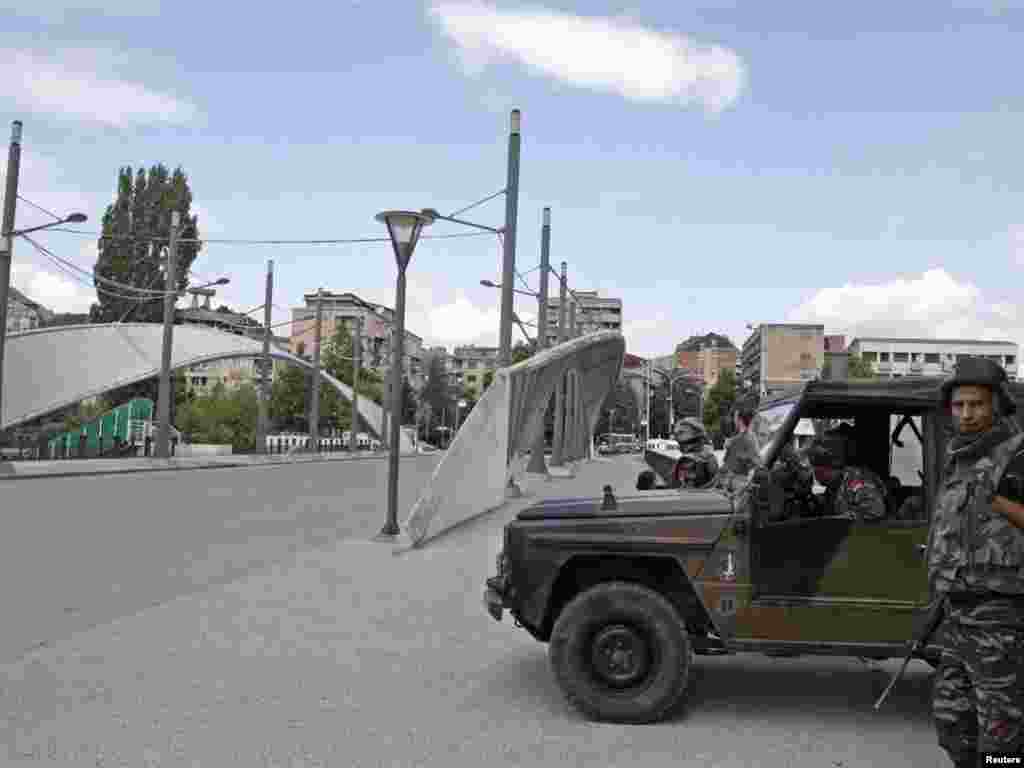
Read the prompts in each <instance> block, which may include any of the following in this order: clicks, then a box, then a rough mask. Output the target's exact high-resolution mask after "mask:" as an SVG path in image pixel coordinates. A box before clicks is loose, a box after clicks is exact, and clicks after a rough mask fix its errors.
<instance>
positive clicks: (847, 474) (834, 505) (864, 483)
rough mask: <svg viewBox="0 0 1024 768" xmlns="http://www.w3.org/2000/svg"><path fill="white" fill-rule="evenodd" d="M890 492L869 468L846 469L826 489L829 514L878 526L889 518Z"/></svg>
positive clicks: (826, 504)
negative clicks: (887, 508)
mask: <svg viewBox="0 0 1024 768" xmlns="http://www.w3.org/2000/svg"><path fill="white" fill-rule="evenodd" d="M888 500H889V493H888V491H887V489H886V487H885V484H884V483H883V482H882V481H881V479H880V478H879V477H878V475H877V474H875V473H874V472H873V471H871V470H870V469H868V468H867V467H844V468H843V469H842V470H841V471H840V472H839V473H837V475H836V476H835V477H834V478H832V481H831V482H830V483H829V484H828V487H827V488H826V489H825V509H826V510H828V511H826V513H825V514H830V515H845V516H846V517H849V518H850V519H851V520H857V521H858V522H862V523H874V522H878V521H879V520H883V519H885V512H886V505H887V503H888Z"/></svg>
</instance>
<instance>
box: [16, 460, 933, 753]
mask: <svg viewBox="0 0 1024 768" xmlns="http://www.w3.org/2000/svg"><path fill="white" fill-rule="evenodd" d="M637 468H638V467H637V463H636V459H635V458H634V457H622V458H619V459H615V460H612V461H605V462H595V463H594V464H591V465H590V466H588V467H586V468H585V469H584V470H583V471H582V472H581V474H580V475H579V476H578V477H577V478H575V479H572V480H564V481H555V482H551V483H547V484H544V483H531V484H530V486H528V493H534V494H541V493H542V494H544V495H549V496H550V495H557V496H561V495H573V494H577V493H581V492H592V491H591V489H592V488H593V487H595V486H597V487H599V486H600V485H603V484H604V483H605V482H609V483H611V484H612V485H613V486H614V487H615V488H616V491H617V492H618V493H622V492H625V491H627V490H628V489H629V488H631V487H632V484H633V481H634V477H635V472H636V470H637ZM195 474H206V473H195ZM523 503H524V502H518V503H516V504H513V505H510V506H509V507H508V508H507V509H505V510H504V511H502V512H499V513H495V514H493V515H489V516H486V517H484V518H481V519H479V520H477V521H474V522H472V523H469V524H467V525H465V526H463V527H461V528H460V529H457V530H456V531H453V532H451V533H450V534H448V535H447V536H445V537H443V538H440V539H438V540H437V541H435V542H434V543H433V544H431V545H430V546H429V547H427V548H426V549H423V550H419V551H413V552H410V553H407V554H405V555H403V556H401V557H395V556H393V555H392V554H391V551H390V548H388V547H386V546H382V545H378V544H373V543H371V542H366V541H363V540H359V539H348V540H339V541H337V542H336V543H335V544H334V546H332V547H326V548H323V549H319V550H310V551H304V552H301V553H299V554H297V555H296V556H295V557H293V558H291V559H290V560H288V561H287V562H282V563H280V564H279V565H276V566H273V567H268V568H265V569H260V570H256V571H251V572H250V573H249V574H247V576H246V577H245V578H244V579H240V580H238V581H235V582H232V583H230V584H225V585H220V586H214V587H211V588H209V589H206V590H203V591H201V592H197V593H195V594H191V595H186V596H183V597H181V598H179V599H177V600H174V601H172V602H169V603H165V604H162V605H160V606H157V607H154V608H151V609H149V610H146V611H143V612H141V613H139V614H138V615H135V616H131V617H125V618H124V619H122V620H120V621H117V622H112V623H110V624H107V625H104V626H99V627H95V628H93V629H91V630H89V631H85V632H81V633H78V634H76V635H75V636H74V637H72V638H69V639H68V640H65V641H63V642H60V643H58V644H57V645H56V646H55V647H53V648H46V649H40V650H37V651H34V652H33V653H32V654H30V655H29V656H28V657H26V658H25V659H23V660H21V661H19V662H17V663H13V664H9V665H6V666H0V680H6V682H5V683H4V688H5V690H4V692H3V695H2V697H0V716H3V714H4V713H5V712H6V713H8V714H7V717H8V718H9V720H8V722H7V725H8V728H9V729H10V730H9V731H8V733H9V734H10V735H9V740H10V742H11V743H12V744H14V750H15V751H14V752H13V753H12V763H13V764H14V765H19V764H24V765H26V766H27V765H36V764H40V763H46V764H51V763H49V762H47V761H48V760H49V759H50V758H49V756H50V755H53V756H54V758H56V759H57V760H59V761H63V763H64V764H80V765H89V766H94V765H102V766H110V765H133V766H135V765H138V766H143V765H147V766H171V765H174V766H178V765H184V766H212V767H214V768H220V767H221V766H228V765H241V766H288V767H289V768H291V767H292V766H344V767H346V768H347V767H348V766H402V767H403V768H404V767H405V766H437V767H438V768H441V767H442V766H443V768H452V767H459V766H465V767H466V768H470V767H472V768H477V767H478V766H481V765H487V766H518V765H522V766H564V765H577V766H588V767H589V766H623V767H624V768H625V767H626V766H634V765H642V766H644V768H661V766H666V768H667V767H668V766H671V767H672V768H678V767H679V766H729V767H731V766H765V768H777V767H779V768H781V767H782V766H787V767H790V766H791V767H793V768H854V767H855V766H886V768H890V767H892V768H896V767H898V766H904V765H907V766H915V767H919V768H938V766H944V767H945V766H946V765H947V763H946V762H945V761H944V758H942V757H941V755H940V753H939V751H938V749H937V748H936V747H935V745H934V736H933V734H932V731H931V726H930V723H929V721H928V715H927V701H926V700H927V680H928V677H927V674H926V667H924V665H919V664H916V663H915V664H914V665H912V666H911V669H910V672H909V676H908V679H907V681H906V682H905V683H903V684H902V685H901V686H900V687H899V688H898V689H897V690H896V692H895V693H894V695H893V697H892V698H891V699H890V701H889V702H888V704H887V706H886V708H885V710H884V711H883V712H882V713H880V714H874V713H872V712H871V710H870V708H871V703H872V702H873V700H874V697H875V696H876V694H877V693H878V691H879V690H880V688H881V685H882V684H883V682H884V680H883V678H882V676H881V675H880V674H878V673H872V672H870V671H866V670H865V669H864V668H863V667H862V665H861V664H860V663H859V662H856V661H850V660H836V659H810V660H803V659H792V660H769V659H764V658H760V657H755V656H739V657H726V658H704V657H698V660H697V664H696V668H695V673H694V681H693V686H692V688H691V707H690V708H689V710H688V711H687V712H685V713H684V714H682V715H681V716H680V717H679V718H677V719H676V720H675V721H673V722H669V723H664V724H659V725H656V726H643V727H639V726H637V727H630V726H617V725H602V724H595V723H590V722H587V721H584V720H583V719H582V718H581V717H579V716H578V715H576V714H575V713H574V712H572V711H571V710H569V709H568V708H567V707H566V705H565V704H564V703H563V701H562V698H561V696H560V694H559V692H558V690H557V688H556V686H555V684H554V682H553V680H552V677H551V674H550V672H549V668H548V663H547V656H546V647H545V646H544V645H541V644H539V643H537V642H535V641H533V640H532V639H530V638H529V636H528V635H526V634H525V632H523V631H522V630H520V629H516V628H514V627H513V626H512V625H511V624H510V623H509V622H508V621H507V620H506V621H504V622H502V623H501V624H498V623H496V622H494V621H493V620H492V619H491V618H490V617H489V616H487V614H486V613H485V612H484V609H483V606H482V604H481V601H480V595H481V586H482V582H483V579H484V578H485V577H486V576H487V575H489V574H490V573H491V572H492V569H493V563H494V556H495V554H496V553H497V549H498V547H499V545H500V531H501V526H502V525H503V524H504V522H505V521H506V520H507V519H509V518H510V517H511V516H512V515H513V514H514V513H515V511H517V510H518V509H520V508H521V507H522V505H523ZM892 666H893V664H892V663H887V664H886V665H885V667H886V669H887V670H888V669H891V668H892ZM2 734H3V721H2V720H0V735H2ZM17 755H24V757H23V758H22V760H23V761H24V762H23V763H22V762H18V760H17ZM54 764H56V761H55V762H54Z"/></svg>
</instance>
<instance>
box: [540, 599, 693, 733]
mask: <svg viewBox="0 0 1024 768" xmlns="http://www.w3.org/2000/svg"><path fill="white" fill-rule="evenodd" d="M548 655H549V657H550V659H551V666H552V668H553V670H554V674H555V679H556V681H557V682H558V685H559V687H560V688H561V689H562V692H563V694H564V695H565V698H566V700H567V701H568V702H569V704H570V705H572V706H573V707H575V708H576V709H577V710H579V711H580V712H582V713H583V714H584V715H586V716H587V717H589V718H591V719H594V720H600V721H604V722H611V723H653V722H657V721H659V720H662V719H663V718H664V717H666V716H667V715H668V714H670V713H671V712H672V711H673V710H674V709H675V708H676V707H677V705H680V704H681V703H682V701H683V699H684V695H685V693H686V686H687V682H688V680H689V674H690V662H691V659H692V657H693V654H692V649H691V645H690V639H689V637H688V636H687V633H686V626H685V624H684V622H683V620H682V618H681V617H680V616H679V614H678V612H677V611H676V609H675V608H674V607H673V606H672V604H671V603H669V602H668V600H666V599H665V598H664V597H662V596H661V595H659V594H658V593H657V592H655V591H654V590H652V589H649V588H647V587H645V586H642V585H640V584H634V583H631V582H622V581H612V582H606V583H604V584H598V585H597V586H595V587H591V588H590V589H588V590H586V591H585V592H582V593H580V594H579V595H577V596H576V597H575V598H574V599H573V600H572V601H571V602H570V603H569V604H568V605H567V606H566V607H565V608H564V609H563V611H562V613H561V615H560V616H559V617H558V620H557V621H556V622H555V626H554V630H553V632H552V633H551V640H550V643H549V646H548Z"/></svg>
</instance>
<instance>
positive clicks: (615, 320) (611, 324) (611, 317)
mask: <svg viewBox="0 0 1024 768" xmlns="http://www.w3.org/2000/svg"><path fill="white" fill-rule="evenodd" d="M573 303H575V305H576V331H577V333H579V334H584V333H592V332H593V331H606V330H615V331H621V330H622V299H614V298H610V297H602V296H598V294H597V291H574V292H573V293H571V294H569V296H568V299H567V301H566V304H567V305H571V304H573ZM560 307H561V301H560V299H559V297H558V296H555V297H554V298H551V297H549V298H548V312H547V314H548V316H547V339H548V346H549V347H550V346H554V345H555V344H557V343H558V318H559V311H560ZM565 324H566V332H567V333H568V326H569V306H566V317H565Z"/></svg>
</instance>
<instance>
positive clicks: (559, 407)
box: [551, 261, 569, 467]
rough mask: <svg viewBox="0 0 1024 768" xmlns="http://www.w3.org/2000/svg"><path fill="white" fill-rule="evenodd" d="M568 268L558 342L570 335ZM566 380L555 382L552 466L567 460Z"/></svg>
mask: <svg viewBox="0 0 1024 768" xmlns="http://www.w3.org/2000/svg"><path fill="white" fill-rule="evenodd" d="M567 268H568V264H566V262H564V261H563V262H562V275H561V277H560V279H559V285H558V343H559V344H562V343H564V342H565V341H566V340H567V339H568V338H569V337H568V329H567V328H566V325H565V320H566V311H565V309H566V308H565V294H566V291H567V290H568V284H567V283H566V278H565V271H566V269H567ZM566 388H567V387H566V381H565V377H564V376H563V377H561V378H559V380H558V382H557V383H556V384H555V423H554V431H553V432H552V435H551V466H553V467H560V466H562V464H564V463H565V462H564V461H563V459H562V451H563V448H564V446H565V425H564V424H563V422H564V421H565V410H566V409H565V396H566Z"/></svg>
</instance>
